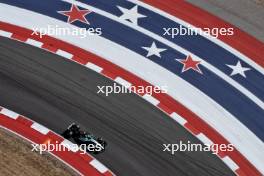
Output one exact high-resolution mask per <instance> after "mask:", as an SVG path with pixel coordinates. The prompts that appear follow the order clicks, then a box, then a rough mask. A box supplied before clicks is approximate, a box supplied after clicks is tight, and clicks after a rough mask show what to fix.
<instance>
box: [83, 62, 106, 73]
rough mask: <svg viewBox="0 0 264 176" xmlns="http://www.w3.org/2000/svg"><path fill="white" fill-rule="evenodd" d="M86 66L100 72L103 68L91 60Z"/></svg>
mask: <svg viewBox="0 0 264 176" xmlns="http://www.w3.org/2000/svg"><path fill="white" fill-rule="evenodd" d="M85 66H86V67H87V68H90V69H92V70H93V71H96V72H98V73H100V72H101V71H102V70H103V68H102V67H99V66H97V65H95V64H93V63H91V62H88V63H87V64H86V65H85Z"/></svg>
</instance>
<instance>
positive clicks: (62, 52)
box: [56, 49, 73, 59]
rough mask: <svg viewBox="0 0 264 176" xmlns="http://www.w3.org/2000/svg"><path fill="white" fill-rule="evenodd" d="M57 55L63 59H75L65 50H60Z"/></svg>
mask: <svg viewBox="0 0 264 176" xmlns="http://www.w3.org/2000/svg"><path fill="white" fill-rule="evenodd" d="M56 54H58V55H60V56H62V57H65V58H67V59H72V57H73V55H72V54H71V53H68V52H67V51H63V50H60V49H59V50H58V51H57V52H56Z"/></svg>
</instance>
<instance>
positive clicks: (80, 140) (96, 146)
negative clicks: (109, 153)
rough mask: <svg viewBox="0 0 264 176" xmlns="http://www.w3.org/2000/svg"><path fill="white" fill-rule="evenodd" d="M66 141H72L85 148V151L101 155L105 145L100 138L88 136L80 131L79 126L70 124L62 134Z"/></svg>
mask: <svg viewBox="0 0 264 176" xmlns="http://www.w3.org/2000/svg"><path fill="white" fill-rule="evenodd" d="M62 136H63V137H64V138H66V139H71V138H72V139H73V140H74V141H75V142H76V144H78V145H79V146H85V147H86V151H87V152H89V153H93V154H98V153H102V152H103V151H105V147H106V145H107V143H106V141H104V140H103V139H102V138H96V137H95V136H94V135H92V134H88V133H87V132H85V131H82V130H81V129H80V126H79V125H77V124H75V123H72V124H71V125H70V126H69V127H68V128H67V129H66V130H65V131H64V132H63V133H62Z"/></svg>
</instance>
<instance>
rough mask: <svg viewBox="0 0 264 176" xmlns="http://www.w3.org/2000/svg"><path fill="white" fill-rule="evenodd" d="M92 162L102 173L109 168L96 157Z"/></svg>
mask: <svg viewBox="0 0 264 176" xmlns="http://www.w3.org/2000/svg"><path fill="white" fill-rule="evenodd" d="M90 164H91V165H92V166H93V167H94V168H95V169H97V170H98V171H99V172H101V173H105V172H107V171H108V169H107V168H106V167H105V166H104V165H103V164H102V163H101V162H99V161H98V160H96V159H93V160H92V161H91V162H90Z"/></svg>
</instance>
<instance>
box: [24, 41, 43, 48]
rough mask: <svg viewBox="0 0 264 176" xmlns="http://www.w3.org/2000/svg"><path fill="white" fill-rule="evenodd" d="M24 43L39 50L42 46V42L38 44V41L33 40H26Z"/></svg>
mask: <svg viewBox="0 0 264 176" xmlns="http://www.w3.org/2000/svg"><path fill="white" fill-rule="evenodd" d="M26 43H27V44H29V45H33V46H35V47H38V48H41V46H42V45H43V43H42V42H39V41H36V40H33V39H27V41H26Z"/></svg>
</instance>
